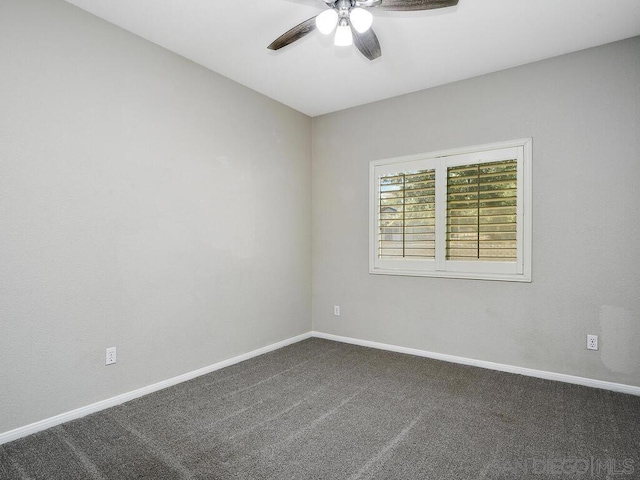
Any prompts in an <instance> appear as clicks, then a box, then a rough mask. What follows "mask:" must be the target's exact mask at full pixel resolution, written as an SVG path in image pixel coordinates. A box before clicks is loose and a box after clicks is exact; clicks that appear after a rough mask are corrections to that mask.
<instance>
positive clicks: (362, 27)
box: [349, 8, 373, 33]
mask: <svg viewBox="0 0 640 480" xmlns="http://www.w3.org/2000/svg"><path fill="white" fill-rule="evenodd" d="M349 19H350V20H351V25H353V28H355V29H356V30H357V31H358V32H359V33H364V32H366V31H367V30H369V29H370V28H371V24H372V23H373V15H371V12H369V11H367V10H365V9H364V8H354V9H353V10H351V12H349Z"/></svg>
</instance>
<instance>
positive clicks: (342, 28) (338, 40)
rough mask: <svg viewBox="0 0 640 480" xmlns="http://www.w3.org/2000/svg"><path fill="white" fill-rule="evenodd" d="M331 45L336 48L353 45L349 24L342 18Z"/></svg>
mask: <svg viewBox="0 0 640 480" xmlns="http://www.w3.org/2000/svg"><path fill="white" fill-rule="evenodd" d="M333 43H334V44H335V45H336V46H337V47H348V46H350V45H353V34H352V33H351V27H350V26H349V22H348V21H347V20H346V19H345V18H343V19H341V20H340V25H338V28H337V29H336V37H335V39H334V40H333Z"/></svg>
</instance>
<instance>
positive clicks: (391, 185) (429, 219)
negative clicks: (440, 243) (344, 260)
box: [378, 170, 436, 258]
mask: <svg viewBox="0 0 640 480" xmlns="http://www.w3.org/2000/svg"><path fill="white" fill-rule="evenodd" d="M379 189H380V190H379V191H380V201H379V204H378V216H379V225H380V227H379V229H378V255H379V257H380V258H393V257H402V258H407V257H415V258H435V234H436V232H435V223H436V222H435V194H436V190H435V189H436V177H435V170H421V171H416V172H405V173H397V174H391V175H385V176H381V177H380V184H379Z"/></svg>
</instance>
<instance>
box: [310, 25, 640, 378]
mask: <svg viewBox="0 0 640 480" xmlns="http://www.w3.org/2000/svg"><path fill="white" fill-rule="evenodd" d="M433 68H437V65H434V66H433ZM525 137H533V265H532V272H533V282H532V283H530V284H529V283H507V282H491V281H480V280H455V279H444V278H418V277H397V276H382V275H370V274H369V273H368V225H369V219H368V181H369V162H370V161H371V160H374V159H384V158H390V157H396V156H402V155H409V154H416V153H420V152H430V151H436V150H441V149H449V148H455V147H465V146H471V145H479V144H485V143H492V142H498V141H503V140H512V139H518V138H525ZM639 151H640V37H636V38H633V39H629V40H626V41H622V42H617V43H614V44H610V45H605V46H602V47H598V48H594V49H590V50H585V51H581V52H577V53H574V54H570V55H566V56H562V57H557V58H554V59H550V60H546V61H542V62H538V63H534V64H530V65H526V66H522V67H518V68H514V69H510V70H506V71H502V72H498V73H494V74H490V75H486V76H482V77H478V78H474V79H471V80H467V81H462V82H459V83H455V84H450V85H447V86H443V87H440V88H435V89H430V90H425V91H421V92H417V93H414V94H410V95H406V96H402V97H397V98H394V99H390V100H386V101H382V102H377V103H374V104H370V105H366V106H362V107H358V108H353V109H349V110H344V111H342V112H337V113H334V114H329V115H326V116H322V117H316V118H314V119H313V166H312V179H313V199H312V205H313V222H314V223H313V229H312V238H313V325H314V330H318V331H321V332H326V333H331V334H336V335H343V336H349V337H355V338H359V339H364V340H371V341H377V342H382V343H388V344H394V345H400V346H404V347H411V348H418V349H422V350H427V351H433V352H438V353H446V354H450V355H458V356H462V357H466V358H473V359H480V360H487V361H493V362H498V363H505V364H509V365H515V366H522V367H528V368H534V369H541V370H547V371H551V372H557V373H566V374H573V375H579V376H584V377H589V378H594V379H600V380H608V381H613V382H620V383H626V384H630V385H636V386H638V385H640V349H639V348H638V345H639V344H640V288H639V287H640V242H639V241H638V238H640V209H639V208H638V206H639V205H640V188H638V178H640V156H639V154H638V152H639ZM333 305H340V306H341V310H342V311H341V316H340V317H334V316H333V308H332V306H333ZM587 333H594V334H598V335H600V350H599V351H597V352H592V351H587V350H586V348H585V335H586V334H587Z"/></svg>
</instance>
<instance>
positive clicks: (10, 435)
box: [0, 332, 311, 445]
mask: <svg viewBox="0 0 640 480" xmlns="http://www.w3.org/2000/svg"><path fill="white" fill-rule="evenodd" d="M310 337H311V332H307V333H303V334H302V335H298V336H296V337H291V338H288V339H286V340H283V341H281V342H277V343H274V344H272V345H267V346H266V347H262V348H259V349H257V350H253V351H252V352H248V353H244V354H242V355H238V356H237V357H233V358H230V359H228V360H223V361H221V362H218V363H215V364H213V365H209V366H208V367H203V368H200V369H198V370H194V371H192V372H188V373H185V374H182V375H178V376H177V377H173V378H169V379H168V380H163V381H162V382H158V383H154V384H153V385H148V386H146V387H142V388H139V389H137V390H133V391H131V392H127V393H123V394H121V395H116V396H115V397H111V398H107V399H106V400H101V401H99V402H96V403H92V404H91V405H87V406H85V407H80V408H76V409H75V410H71V411H70V412H65V413H61V414H60V415H56V416H55V417H50V418H46V419H44V420H40V421H38V422H35V423H32V424H29V425H25V426H24V427H19V428H16V429H14V430H9V431H8V432H4V433H0V445H2V444H3V443H7V442H11V441H13V440H17V439H18V438H22V437H26V436H27V435H31V434H32V433H36V432H39V431H41V430H46V429H47V428H51V427H55V426H56V425H60V424H61V423H64V422H68V421H70V420H75V419H77V418H81V417H84V416H86V415H89V414H91V413H95V412H99V411H100V410H104V409H106V408H109V407H114V406H116V405H120V404H122V403H124V402H128V401H129V400H133V399H135V398H139V397H142V396H144V395H148V394H149V393H153V392H157V391H158V390H162V389H165V388H167V387H171V386H173V385H177V384H178V383H182V382H186V381H187V380H191V379H192V378H196V377H199V376H201V375H205V374H207V373H211V372H214V371H216V370H220V369H221V368H224V367H229V366H231V365H235V364H236V363H240V362H243V361H245V360H249V359H250V358H253V357H257V356H258V355H262V354H265V353H268V352H271V351H273V350H278V349H279V348H282V347H286V346H287V345H291V344H293V343H297V342H300V341H302V340H306V339H307V338H310Z"/></svg>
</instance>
